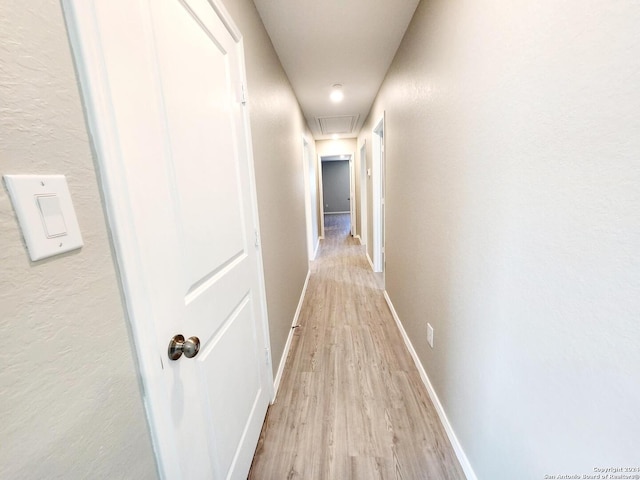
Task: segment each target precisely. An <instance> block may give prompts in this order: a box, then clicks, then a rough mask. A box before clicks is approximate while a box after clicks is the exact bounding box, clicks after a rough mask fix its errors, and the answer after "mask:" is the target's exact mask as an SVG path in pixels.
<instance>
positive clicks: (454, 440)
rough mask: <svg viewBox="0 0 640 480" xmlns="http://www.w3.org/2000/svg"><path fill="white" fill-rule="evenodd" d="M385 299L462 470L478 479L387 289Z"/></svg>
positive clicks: (473, 479) (468, 475)
mask: <svg viewBox="0 0 640 480" xmlns="http://www.w3.org/2000/svg"><path fill="white" fill-rule="evenodd" d="M368 257H369V256H368V255H367V258H368ZM369 262H371V260H369ZM384 299H385V300H386V301H387V305H389V310H391V315H393V319H394V320H395V321H396V325H398V330H400V334H401V335H402V338H403V339H404V343H405V345H406V346H407V350H409V353H410V354H411V356H412V357H413V361H414V363H415V364H416V367H417V368H418V372H420V378H422V381H423V383H424V385H425V387H427V392H428V393H429V397H430V398H431V401H432V402H433V405H434V407H435V408H436V412H437V413H438V417H440V421H441V422H442V425H443V426H444V429H445V431H446V432H447V437H449V441H450V442H451V445H452V446H453V450H454V451H455V453H456V457H458V461H459V462H460V466H461V467H462V470H464V474H465V475H466V477H467V480H478V477H477V476H476V474H475V472H474V471H473V468H472V467H471V463H469V459H468V458H467V455H466V454H465V453H464V450H463V449H462V445H461V444H460V441H459V440H458V437H457V436H456V434H455V432H454V431H453V427H452V426H451V423H450V422H449V419H448V418H447V414H446V413H445V411H444V408H443V406H442V403H440V399H439V398H438V395H437V394H436V391H435V390H434V388H433V385H432V384H431V381H430V380H429V376H428V375H427V372H426V370H425V369H424V366H423V365H422V362H421V361H420V359H419V358H418V354H417V353H416V351H415V349H414V348H413V344H412V343H411V340H409V336H408V335H407V332H406V331H405V329H404V326H403V325H402V322H401V321H400V317H398V313H397V312H396V309H395V307H394V306H393V303H391V299H390V298H389V294H388V293H387V291H386V290H385V291H384Z"/></svg>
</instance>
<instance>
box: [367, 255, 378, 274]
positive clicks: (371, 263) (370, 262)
mask: <svg viewBox="0 0 640 480" xmlns="http://www.w3.org/2000/svg"><path fill="white" fill-rule="evenodd" d="M367 260H369V265H371V270H373V271H374V272H375V271H376V269H375V268H373V262H372V261H371V257H370V256H369V252H367Z"/></svg>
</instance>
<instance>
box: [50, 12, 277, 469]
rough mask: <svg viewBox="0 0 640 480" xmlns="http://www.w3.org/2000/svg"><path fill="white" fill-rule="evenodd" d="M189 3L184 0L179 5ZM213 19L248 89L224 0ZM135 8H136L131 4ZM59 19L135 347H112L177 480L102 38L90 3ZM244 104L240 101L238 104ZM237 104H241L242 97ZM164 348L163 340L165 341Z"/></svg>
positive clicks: (248, 148) (159, 461)
mask: <svg viewBox="0 0 640 480" xmlns="http://www.w3.org/2000/svg"><path fill="white" fill-rule="evenodd" d="M180 1H181V2H186V3H188V2H189V0H180ZM208 5H209V6H210V7H212V9H213V10H214V13H215V14H216V15H217V16H219V17H220V19H221V20H222V22H223V24H224V25H225V27H226V28H227V30H228V32H229V33H230V34H231V37H232V38H233V39H234V41H235V42H236V45H237V48H238V49H239V55H240V58H239V61H240V70H241V72H240V77H241V79H242V84H243V85H242V86H241V88H239V90H241V91H244V90H245V88H244V86H245V85H246V83H247V82H246V68H245V63H244V46H243V41H242V35H241V33H240V31H239V30H238V28H237V27H236V25H235V23H234V21H233V20H232V18H231V16H230V15H229V13H228V12H227V10H226V8H225V7H224V5H223V4H222V2H221V0H208ZM132 7H135V5H132ZM62 9H63V14H64V17H65V20H66V24H67V31H68V35H69V41H70V45H71V47H72V53H73V56H74V59H75V65H76V69H77V72H78V73H77V75H78V83H79V87H80V91H81V95H82V98H83V101H84V105H85V106H84V110H85V114H86V118H87V125H88V130H89V131H90V136H91V138H92V144H93V147H94V149H95V152H96V163H97V170H98V172H99V175H98V179H97V181H98V184H99V187H100V190H101V192H102V196H103V208H104V211H105V213H106V219H107V223H108V226H109V229H110V231H111V238H112V240H111V241H112V245H113V248H114V255H115V260H116V262H117V267H118V280H119V283H120V285H121V288H122V294H123V308H124V313H125V316H126V318H127V321H128V324H129V326H130V329H131V336H132V339H130V340H132V341H129V342H127V341H124V342H123V344H122V345H118V346H114V352H111V353H113V354H115V353H116V348H127V347H126V345H127V344H130V348H131V349H132V350H133V357H134V359H136V360H137V366H138V370H139V374H140V382H141V390H142V392H141V396H142V400H143V404H144V407H145V413H146V417H147V424H148V426H149V430H150V436H151V441H152V444H153V448H154V453H155V458H156V465H157V468H158V473H159V475H160V477H161V478H180V472H179V471H177V467H178V465H179V463H178V461H177V460H176V459H177V452H176V448H175V445H174V441H173V429H172V427H171V422H170V421H167V419H168V418H170V416H169V415H168V412H169V411H170V404H169V401H168V398H167V396H166V389H165V386H164V380H163V378H162V371H163V369H164V364H163V362H166V361H168V360H167V359H166V358H163V357H162V356H160V357H159V356H158V351H157V339H156V333H155V327H154V322H153V299H152V295H151V292H149V291H148V289H147V287H146V284H145V283H146V282H145V272H144V271H143V269H142V265H141V264H140V263H139V260H138V256H137V254H136V252H137V250H138V249H139V246H138V239H137V235H136V223H135V221H134V217H133V214H132V209H131V208H130V207H129V205H131V204H132V202H133V198H132V195H131V192H130V190H129V189H128V188H127V170H126V167H125V164H124V160H123V158H122V156H121V153H120V147H119V145H120V144H119V138H118V131H117V128H116V126H115V122H114V120H113V112H112V101H111V98H110V93H109V91H110V90H109V83H108V79H107V75H106V72H105V70H104V69H105V66H104V62H103V55H102V53H101V51H102V50H101V39H100V35H99V28H98V26H97V24H96V17H95V12H94V8H93V2H88V1H86V0H62ZM143 16H144V17H145V18H144V21H145V23H146V24H147V26H148V27H149V28H151V18H150V13H149V12H148V11H146V10H145V12H144V13H143ZM242 98H244V97H242ZM238 100H239V101H240V100H241V98H240V97H239V98H238ZM242 117H243V118H242V121H243V126H244V129H245V133H246V135H245V141H244V142H243V143H244V149H245V152H244V153H245V154H246V155H247V161H248V167H249V183H250V190H251V191H250V196H251V206H250V207H251V209H252V210H253V213H254V219H255V220H254V229H255V235H256V253H257V262H258V264H259V265H258V267H259V268H258V277H259V278H258V283H259V289H258V292H256V293H257V295H258V297H259V298H258V299H257V300H258V301H259V302H260V305H261V310H262V312H263V315H262V318H260V323H261V324H262V325H261V327H262V329H263V332H264V339H265V346H264V347H265V352H266V355H267V359H268V362H269V365H271V349H270V339H269V325H268V318H267V302H266V291H265V280H264V271H263V261H262V247H261V246H260V241H259V232H260V225H259V219H258V202H257V194H256V180H255V170H254V160H253V149H252V142H251V128H250V122H249V112H248V109H247V108H243V109H242ZM167 343H168V339H167ZM266 371H267V375H268V377H267V380H268V385H269V387H270V391H269V392H268V395H269V397H270V398H271V399H272V401H273V395H274V391H273V372H272V369H271V368H267V369H266Z"/></svg>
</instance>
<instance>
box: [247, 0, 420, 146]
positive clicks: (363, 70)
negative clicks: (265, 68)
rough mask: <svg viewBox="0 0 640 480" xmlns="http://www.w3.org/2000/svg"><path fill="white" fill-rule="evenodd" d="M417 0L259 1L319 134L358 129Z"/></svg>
mask: <svg viewBox="0 0 640 480" xmlns="http://www.w3.org/2000/svg"><path fill="white" fill-rule="evenodd" d="M418 2H419V0H254V3H255V5H256V7H257V9H258V12H259V13H260V17H261V18H262V21H263V23H264V25H265V27H266V29H267V32H268V33H269V36H270V37H271V41H272V42H273V46H274V48H275V49H276V52H277V54H278V57H279V58H280V62H281V63H282V66H283V67H284V70H285V72H286V73H287V76H288V77H289V81H290V82H291V85H292V87H293V90H294V91H295V93H296V96H297V97H298V101H299V102H300V107H301V108H302V112H303V113H304V116H305V118H306V120H307V123H308V124H309V128H310V129H311V132H312V133H313V135H314V138H315V139H316V140H323V139H330V138H332V133H334V132H341V133H338V138H354V137H356V136H357V135H358V132H359V131H360V128H361V127H362V124H363V122H364V121H365V119H366V117H367V114H368V113H369V110H370V109H371V104H372V103H373V100H374V98H375V96H376V94H377V93H378V89H379V88H380V84H381V83H382V80H383V79H384V75H385V73H386V72H387V69H388V68H389V65H390V64H391V60H393V57H394V55H395V53H396V50H397V49H398V46H399V45H400V41H401V40H402V37H403V35H404V32H405V31H406V29H407V26H408V25H409V22H410V21H411V17H412V16H413V12H414V11H415V9H416V6H417V5H418ZM336 83H337V84H342V85H343V88H342V90H343V92H344V100H342V102H340V103H333V102H332V101H331V100H330V99H329V94H330V93H331V87H332V86H333V85H334V84H336Z"/></svg>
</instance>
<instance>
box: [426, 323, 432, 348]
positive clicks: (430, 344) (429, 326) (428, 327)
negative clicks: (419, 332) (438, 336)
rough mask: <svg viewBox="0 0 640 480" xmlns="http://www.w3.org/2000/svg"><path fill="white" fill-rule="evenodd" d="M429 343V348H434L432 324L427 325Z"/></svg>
mask: <svg viewBox="0 0 640 480" xmlns="http://www.w3.org/2000/svg"><path fill="white" fill-rule="evenodd" d="M427 342H428V343H429V346H430V347H431V348H433V327H432V326H431V324H430V323H427Z"/></svg>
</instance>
